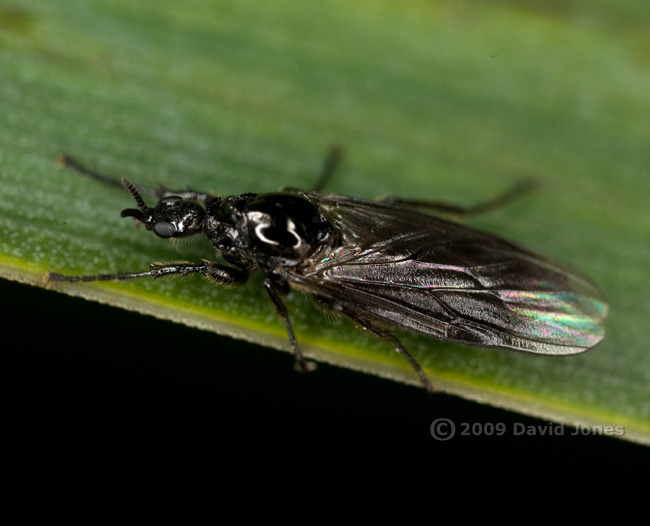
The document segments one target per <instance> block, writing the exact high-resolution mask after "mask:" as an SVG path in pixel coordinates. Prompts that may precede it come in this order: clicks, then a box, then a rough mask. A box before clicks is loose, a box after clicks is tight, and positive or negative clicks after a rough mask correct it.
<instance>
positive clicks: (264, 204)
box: [206, 193, 333, 271]
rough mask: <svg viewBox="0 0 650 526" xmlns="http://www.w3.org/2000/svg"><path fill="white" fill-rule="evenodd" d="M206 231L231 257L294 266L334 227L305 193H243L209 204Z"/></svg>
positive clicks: (272, 265) (328, 237) (324, 240)
mask: <svg viewBox="0 0 650 526" xmlns="http://www.w3.org/2000/svg"><path fill="white" fill-rule="evenodd" d="M206 224H207V227H206V230H207V233H208V235H209V236H210V238H211V239H212V241H213V243H214V245H215V246H216V247H217V248H218V249H219V250H221V251H222V252H223V253H224V255H225V256H226V258H227V259H231V260H235V259H236V260H239V261H242V262H244V263H247V262H248V263H253V264H256V265H258V266H260V267H261V268H262V269H265V270H267V271H273V270H274V269H275V268H277V267H278V266H295V265H299V264H300V263H302V262H304V261H305V260H306V259H307V258H309V257H310V256H311V255H312V254H313V253H314V252H316V251H317V250H318V249H319V248H321V247H324V246H326V245H328V243H329V242H330V240H331V238H332V233H333V228H332V226H331V225H330V223H329V222H328V221H327V219H326V218H325V217H324V216H323V215H322V214H321V213H320V211H319V210H318V208H317V207H316V206H315V205H314V204H313V203H312V202H310V201H309V200H308V199H307V198H306V197H303V196H302V195H299V194H292V193H278V194H261V195H258V194H242V195H238V196H232V197H226V198H224V199H223V200H220V199H215V200H214V201H212V202H210V204H209V205H208V207H207V219H206Z"/></svg>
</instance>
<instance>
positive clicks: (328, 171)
mask: <svg viewBox="0 0 650 526" xmlns="http://www.w3.org/2000/svg"><path fill="white" fill-rule="evenodd" d="M341 157H343V150H342V149H341V147H340V146H336V145H335V146H332V147H331V148H330V150H329V152H328V153H327V157H326V158H325V163H324V164H323V169H322V170H321V173H320V176H319V177H318V179H317V180H316V184H314V186H313V187H312V192H321V191H322V190H323V188H325V186H326V185H327V183H329V182H330V181H331V180H332V177H333V176H334V173H335V172H336V169H337V168H338V166H339V164H341Z"/></svg>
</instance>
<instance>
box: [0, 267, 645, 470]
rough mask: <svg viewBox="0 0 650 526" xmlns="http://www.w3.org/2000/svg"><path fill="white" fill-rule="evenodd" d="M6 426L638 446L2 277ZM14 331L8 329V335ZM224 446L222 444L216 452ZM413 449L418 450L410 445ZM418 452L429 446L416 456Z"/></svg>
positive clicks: (518, 455)
mask: <svg viewBox="0 0 650 526" xmlns="http://www.w3.org/2000/svg"><path fill="white" fill-rule="evenodd" d="M0 294H1V295H2V299H3V301H2V305H3V308H2V320H3V329H4V330H3V335H4V337H3V340H4V345H3V352H2V355H3V361H4V364H3V367H2V370H3V376H4V379H3V383H4V385H5V387H6V388H7V394H6V396H5V408H4V410H3V412H4V426H3V427H4V429H5V435H6V436H7V437H8V438H9V440H10V442H12V443H13V444H15V446H16V447H18V448H21V449H42V448H43V447H53V448H54V449H56V450H58V451H59V452H60V451H61V450H63V451H66V452H68V453H74V454H79V452H80V451H87V450H93V451H102V450H105V449H106V448H108V447H110V448H111V449H113V450H114V449H115V448H118V449H119V448H124V449H125V450H130V451H132V450H138V448H141V447H146V448H148V450H151V449H154V450H156V449H158V448H160V449H161V450H165V451H174V450H177V451H182V450H184V449H185V448H188V447H191V448H194V447H198V448H201V447H208V448H211V449H213V450H214V451H215V452H216V454H219V452H221V451H227V452H229V453H228V454H227V456H228V455H230V454H232V452H242V451H255V452H257V453H258V454H259V453H262V454H264V453H265V452H268V453H269V454H274V453H273V452H276V451H288V452H289V453H293V454H296V455H308V457H309V458H313V457H314V455H317V454H318V453H317V452H316V451H318V450H322V449H323V447H322V446H323V445H325V446H326V447H327V448H331V449H333V448H339V447H343V448H348V449H352V450H353V451H359V452H362V451H369V450H376V449H388V450H393V451H394V452H395V453H394V454H404V455H405V459H407V458H409V456H411V457H412V458H411V460H417V459H426V460H427V461H434V460H435V461H445V460H449V459H450V458H453V457H458V456H462V457H472V458H474V459H482V458H483V459H484V458H490V457H495V456H496V457H498V458H499V459H500V460H503V461H509V460H512V461H515V462H521V460H522V459H524V460H527V461H533V460H534V459H537V460H539V459H540V458H541V459H544V462H546V461H547V460H548V461H553V462H560V463H561V462H564V461H565V459H571V461H584V462H585V463H590V462H593V461H594V460H597V462H598V465H607V464H611V465H613V466H626V465H629V466H636V465H637V464H638V462H639V460H641V459H645V460H647V459H648V458H650V455H649V451H648V448H646V447H643V446H639V445H637V444H632V443H629V442H627V441H623V440H620V439H615V438H611V437H602V436H594V435H589V436H577V437H575V436H570V433H571V432H572V431H573V429H572V428H569V427H565V435H564V436H551V437H548V436H533V437H530V436H513V433H512V432H511V429H512V426H513V424H514V423H522V424H525V425H541V426H544V425H545V424H546V422H544V421H540V420H536V419H533V418H528V417H524V416H522V415H519V414H516V413H511V412H508V411H503V410H500V409H496V408H492V407H489V406H484V405H481V404H477V403H473V402H469V401H466V400H463V399H461V398H458V397H454V396H449V395H444V394H438V395H435V396H434V397H433V399H430V398H428V397H427V396H426V394H425V393H424V391H423V390H422V389H419V388H415V387H410V386H405V385H402V384H399V383H395V382H391V381H388V380H384V379H381V378H377V377H374V376H370V375H366V374H362V373H357V372H354V371H349V370H347V369H343V368H338V367H333V366H329V365H326V364H320V365H319V367H318V369H317V371H316V372H314V373H312V374H308V375H301V374H298V373H295V372H294V371H293V366H292V358H291V356H290V355H289V354H288V353H282V352H277V351H275V350H272V349H267V348H263V347H258V346H255V345H251V344H247V343H245V342H240V341H236V340H232V339H230V338H225V337H219V336H216V335H214V334H211V333H207V332H202V331H199V330H195V329H191V328H188V327H184V326H181V325H176V324H173V323H171V322H166V321H161V320H156V319H154V318H151V317H146V316H142V315H139V314H135V313H130V312H126V311H123V310H120V309H115V308H112V307H107V306H104V305H100V304H96V303H92V302H87V301H84V300H80V299H77V298H72V297H68V296H62V295H60V294H58V293H55V292H52V291H46V290H43V289H39V288H36V287H30V286H27V285H22V284H18V283H14V282H9V281H6V280H0ZM16 334H18V337H17V338H16V337H15V336H14V335H16ZM436 418H448V419H450V420H451V421H453V422H454V424H455V425H456V428H457V430H458V429H460V426H461V425H462V423H463V422H467V423H470V424H473V423H492V424H496V423H500V422H503V423H505V424H506V426H507V432H506V434H505V435H504V436H493V437H486V436H458V435H457V436H455V437H454V438H452V439H450V440H448V441H444V442H443V441H437V440H434V439H433V438H432V437H431V434H430V430H429V428H430V424H431V422H432V421H433V420H434V419H436ZM224 448H226V449H224ZM414 448H416V449H414ZM414 451H429V452H430V453H427V454H426V457H422V456H421V453H418V455H417V456H416V457H413V453H414Z"/></svg>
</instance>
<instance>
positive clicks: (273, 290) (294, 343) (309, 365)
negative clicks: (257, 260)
mask: <svg viewBox="0 0 650 526" xmlns="http://www.w3.org/2000/svg"><path fill="white" fill-rule="evenodd" d="M262 283H263V284H264V288H265V289H266V292H267V293H268V294H269V298H271V303H273V307H274V308H275V312H277V313H278V314H279V315H280V317H281V318H282V321H283V322H284V326H285V327H286V329H287V334H288V335H289V343H290V344H291V349H292V350H293V356H294V359H295V368H296V371H298V372H300V373H306V372H310V371H313V370H314V369H315V368H316V364H315V363H314V362H311V361H307V360H305V357H304V356H303V355H302V352H301V350H300V347H299V346H298V340H297V339H296V335H295V334H294V332H293V326H292V325H291V320H290V319H289V313H288V312H287V307H286V306H285V304H284V303H283V302H282V300H281V299H280V294H279V293H280V292H285V290H283V289H282V288H280V285H279V284H278V283H277V282H276V281H274V280H272V279H271V278H268V277H267V278H264V281H263V282H262Z"/></svg>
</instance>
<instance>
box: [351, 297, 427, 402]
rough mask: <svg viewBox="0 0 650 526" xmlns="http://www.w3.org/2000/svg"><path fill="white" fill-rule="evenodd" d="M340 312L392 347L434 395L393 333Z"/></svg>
mask: <svg viewBox="0 0 650 526" xmlns="http://www.w3.org/2000/svg"><path fill="white" fill-rule="evenodd" d="M342 312H344V313H345V314H347V315H348V316H349V317H350V318H352V319H353V320H354V321H356V322H357V323H359V324H360V325H361V326H363V327H365V328H366V329H368V330H370V331H372V332H374V333H375V334H376V335H377V336H379V337H380V338H382V339H383V340H386V341H387V342H388V343H390V344H391V345H393V347H395V350H396V351H397V353H398V354H400V355H402V356H403V357H404V358H405V359H406V361H407V362H408V363H409V365H410V366H411V367H412V368H413V370H414V371H415V372H416V373H417V375H418V376H419V377H420V381H421V382H422V385H423V386H424V388H425V389H426V391H427V392H428V393H429V394H433V393H435V389H434V388H433V385H432V384H431V382H430V381H429V378H427V375H426V374H425V372H424V370H423V369H422V367H420V364H419V363H418V362H417V361H416V360H415V358H413V356H411V354H410V353H409V352H408V351H407V350H406V347H404V346H403V345H402V342H400V341H399V340H398V339H397V337H396V336H395V335H394V334H393V333H391V332H389V331H387V330H385V329H383V328H382V327H380V326H378V325H377V324H375V323H374V322H371V321H370V320H368V319H366V318H363V317H360V316H359V315H357V314H356V313H355V312H353V311H349V310H348V309H345V308H344V309H343V311H342Z"/></svg>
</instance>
